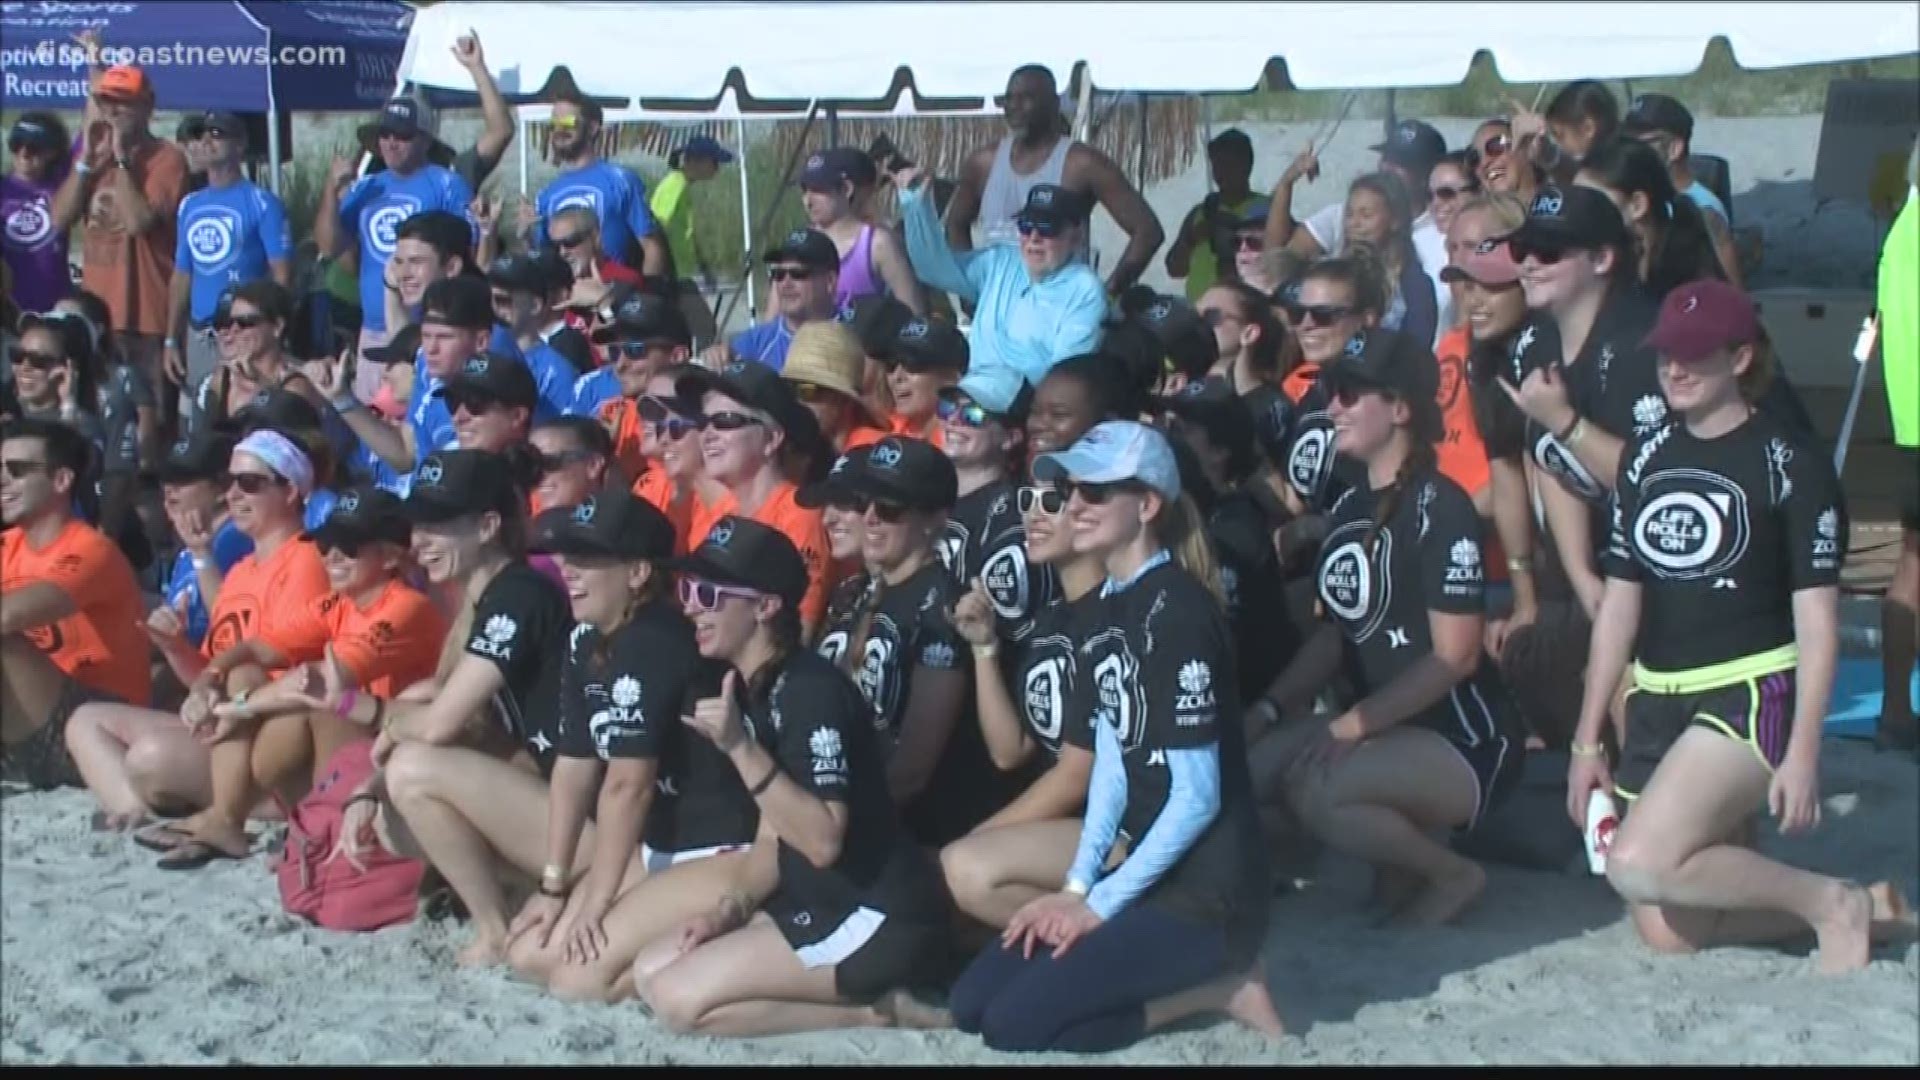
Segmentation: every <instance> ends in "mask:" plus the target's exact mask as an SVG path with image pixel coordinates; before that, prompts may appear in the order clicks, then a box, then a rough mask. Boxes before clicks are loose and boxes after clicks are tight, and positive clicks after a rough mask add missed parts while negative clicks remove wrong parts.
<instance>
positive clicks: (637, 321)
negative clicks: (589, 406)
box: [593, 293, 693, 483]
mask: <svg viewBox="0 0 1920 1080" xmlns="http://www.w3.org/2000/svg"><path fill="white" fill-rule="evenodd" d="M593 343H594V344H595V345H604V346H605V347H606V349H607V362H608V364H609V365H611V366H612V368H613V374H614V377H615V378H616V379H618V380H619V381H620V394H619V396H618V397H612V398H608V399H607V400H605V401H603V402H601V403H600V407H599V409H598V410H597V415H598V416H599V417H600V422H601V423H603V424H605V425H606V427H607V432H608V433H609V434H611V435H612V436H613V457H614V460H615V461H616V462H618V463H619V465H620V469H621V471H622V473H623V474H624V476H625V479H626V481H627V482H628V483H633V482H634V481H636V480H638V479H640V475H641V474H642V473H644V472H646V470H647V459H646V455H645V454H644V453H642V452H641V448H640V442H641V431H640V414H639V411H638V409H637V407H636V405H635V402H637V401H639V399H640V398H641V397H642V396H643V395H644V394H646V392H647V381H648V380H649V379H652V378H653V376H654V375H655V374H656V373H658V372H659V371H660V370H661V369H662V368H666V367H669V366H672V365H674V364H684V363H686V362H687V361H688V360H689V359H690V358H692V356H693V335H692V334H691V333H689V332H688V330H687V320H686V317H685V316H684V315H681V314H680V309H679V307H678V306H676V305H674V304H673V303H671V302H670V301H667V300H665V299H662V298H661V297H658V296H654V295H652V294H650V293H634V294H632V295H630V296H628V297H627V298H626V299H625V300H622V301H621V303H620V306H619V307H617V308H615V309H614V311H613V321H612V322H611V323H610V324H609V325H607V326H603V327H601V328H600V329H598V330H595V331H594V332H593Z"/></svg>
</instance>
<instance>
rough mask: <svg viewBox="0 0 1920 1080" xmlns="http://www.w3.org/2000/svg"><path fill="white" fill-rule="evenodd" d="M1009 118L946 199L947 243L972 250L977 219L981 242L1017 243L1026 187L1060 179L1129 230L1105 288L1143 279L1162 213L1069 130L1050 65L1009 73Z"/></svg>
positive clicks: (1110, 290)
mask: <svg viewBox="0 0 1920 1080" xmlns="http://www.w3.org/2000/svg"><path fill="white" fill-rule="evenodd" d="M1006 118H1007V129H1008V132H1009V134H1008V135H1007V136H1006V137H1005V138H1002V139H1001V140H1000V142H999V144H998V145H996V146H983V147H980V148H979V149H977V150H975V151H974V152H973V153H972V154H971V155H969V156H968V158H967V163H966V166H965V167H964V169H963V171H962V173H961V177H960V183H959V186H958V187H957V188H956V189H955V190H954V193H953V201H952V202H951V203H950V204H948V206H947V218H946V225H947V243H948V245H949V246H951V247H952V248H953V250H955V251H971V250H972V249H973V247H974V239H975V238H974V228H973V227H974V225H975V224H976V223H977V224H978V225H979V227H980V229H979V231H980V236H979V242H980V243H981V244H983V245H986V244H1000V243H1018V242H1019V239H1020V234H1019V232H1018V230H1016V229H1015V227H1014V219H1015V218H1016V217H1018V216H1019V214H1020V211H1021V209H1022V208H1023V207H1025V206H1026V205H1027V195H1028V193H1029V192H1031V191H1032V190H1033V189H1034V188H1035V187H1037V186H1039V185H1041V184H1054V185H1058V186H1060V187H1064V188H1067V189H1068V190H1070V191H1076V192H1079V193H1081V194H1083V195H1086V196H1088V197H1090V198H1092V199H1094V200H1097V201H1098V202H1099V204H1100V205H1101V206H1104V207H1106V209H1107V213H1109V214H1111V215H1113V220H1114V223H1115V224H1117V225H1119V226H1120V228H1121V230H1122V231H1123V232H1125V233H1126V234H1127V249H1126V250H1125V251H1124V252H1122V253H1121V255H1120V259H1119V261H1118V262H1116V263H1115V264H1114V267H1113V273H1112V274H1110V275H1108V277H1107V294H1108V295H1109V296H1118V295H1119V294H1120V293H1121V291H1122V290H1124V289H1126V287H1127V286H1129V285H1132V284H1133V283H1134V282H1136V281H1138V280H1139V279H1140V275H1141V274H1142V273H1144V272H1145V271H1146V269H1147V267H1148V266H1149V265H1150V264H1151V263H1152V261H1153V255H1154V252H1156V251H1158V250H1159V248H1160V244H1161V242H1162V241H1164V240H1165V239H1166V233H1165V232H1164V231H1163V230H1162V229H1161V227H1160V219H1159V217H1158V216H1156V215H1155V214H1154V212H1153V208H1152V207H1150V206H1148V205H1147V200H1145V199H1143V198H1141V197H1140V193H1139V192H1138V191H1136V190H1134V187H1133V185H1132V184H1131V183H1130V182H1128V180H1127V177H1126V174H1124V173H1122V172H1121V171H1120V168H1119V167H1118V166H1117V165H1115V164H1114V163H1113V160H1112V159H1111V158H1109V157H1107V155H1105V154H1103V153H1101V152H1100V151H1098V150H1095V149H1094V148H1093V147H1091V146H1088V145H1086V144H1085V143H1078V142H1074V141H1073V139H1072V138H1070V137H1069V136H1068V134H1067V123H1066V118H1065V117H1063V116H1062V115H1061V113H1060V90H1059V87H1058V85H1057V84H1056V83H1055V82H1054V78H1053V72H1051V71H1049V70H1048V69H1047V68H1045V67H1041V66H1039V65H1028V66H1026V67H1023V68H1020V69H1019V70H1018V71H1015V72H1014V73H1013V77H1012V78H1011V79H1009V80H1007V97H1006ZM1089 254H1090V253H1089Z"/></svg>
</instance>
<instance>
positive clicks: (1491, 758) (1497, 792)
mask: <svg viewBox="0 0 1920 1080" xmlns="http://www.w3.org/2000/svg"><path fill="white" fill-rule="evenodd" d="M1447 745H1448V746H1451V747H1453V749H1454V752H1456V753H1458V754H1459V755H1460V759H1461V760H1462V761H1465V762H1466V763H1467V768H1469V769H1472V770H1473V779H1474V783H1475V786H1476V788H1477V789H1478V792H1479V799H1478V801H1476V802H1475V803H1474V808H1473V820H1472V821H1469V822H1467V824H1466V826H1465V828H1463V829H1462V830H1461V831H1462V832H1466V831H1469V830H1471V829H1472V828H1473V827H1474V826H1475V825H1478V824H1480V822H1481V821H1483V820H1485V818H1486V816H1487V813H1488V812H1489V811H1491V810H1493V809H1494V808H1495V807H1497V806H1499V805H1500V804H1501V803H1504V802H1506V801H1507V796H1508V795H1511V794H1512V793H1513V789H1514V785H1516V784H1518V783H1519V782H1520V767H1521V764H1522V763H1523V761H1524V759H1525V757H1526V753H1527V747H1526V743H1524V742H1522V741H1520V740H1518V739H1515V738H1512V737H1511V736H1501V737H1500V738H1497V739H1483V740H1481V742H1480V743H1479V744H1477V745H1474V746H1468V745H1467V744H1466V743H1465V742H1464V741H1463V740H1460V739H1448V740H1447Z"/></svg>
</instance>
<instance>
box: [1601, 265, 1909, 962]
mask: <svg viewBox="0 0 1920 1080" xmlns="http://www.w3.org/2000/svg"><path fill="white" fill-rule="evenodd" d="M1758 334H1759V324H1758V322H1757V321H1756V320H1755V318H1754V314H1753V301H1752V299H1751V298H1749V297H1748V296H1747V295H1746V294H1745V293H1743V292H1741V291H1740V290H1739V289H1736V288H1734V287H1733V286H1731V285H1727V284H1725V283H1723V282H1717V281H1701V282H1694V283H1692V284H1689V285H1684V286H1682V287H1680V288H1679V289H1676V290H1675V291H1673V292H1672V293H1670V294H1668V296H1667V301H1666V303H1665V305H1664V306H1663V307H1662V309H1661V312H1660V319H1659V322H1658V323H1657V324H1656V325H1655V327H1654V330H1653V333H1652V334H1651V335H1650V336H1649V338H1648V343H1649V344H1650V345H1653V346H1654V347H1655V348H1657V349H1658V350H1659V353H1660V366H1659V375H1660V388H1661V390H1662V392H1663V393H1664V394H1665V395H1666V398H1667V404H1668V405H1669V406H1670V407H1671V408H1672V410H1673V414H1674V415H1675V416H1677V419H1675V420H1671V421H1670V422H1668V423H1667V424H1666V425H1665V426H1663V427H1661V428H1660V429H1659V430H1657V431H1655V432H1652V433H1651V434H1649V435H1646V436H1644V437H1642V438H1640V439H1638V440H1636V441H1634V442H1632V443H1629V444H1628V445H1627V447H1626V450H1625V451H1624V452H1623V454H1622V455H1621V458H1620V465H1621V467H1620V479H1619V483H1618V484H1617V485H1615V487H1614V504H1613V529H1612V535H1611V537H1610V539H1609V541H1608V545H1607V551H1606V556H1605V564H1604V567H1603V569H1604V570H1605V573H1606V579H1607V580H1606V589H1605V592H1604V594H1603V597H1602V599H1601V601H1600V612H1599V617H1598V618H1597V619H1596V620H1595V621H1594V626H1593V645H1592V650H1591V653H1590V659H1589V661H1588V665H1587V687H1586V698H1585V702H1584V704H1583V707H1582V709H1581V713H1580V726H1579V729H1578V731H1577V732H1576V733H1575V735H1574V743H1573V755H1574V756H1573V759H1572V762H1571V764H1570V766H1569V768H1568V774H1567V811H1568V813H1570V814H1571V815H1572V817H1573V820H1574V823H1575V824H1576V825H1580V826H1582V827H1585V825H1586V818H1587V807H1588V802H1589V801H1590V799H1591V798H1592V793H1593V792H1594V791H1596V790H1598V791H1607V790H1609V789H1611V790H1612V791H1614V792H1615V793H1616V794H1618V795H1619V796H1620V797H1621V798H1623V799H1626V800H1629V801H1630V802H1631V804H1632V813H1630V814H1629V815H1628V816H1627V818H1626V821H1625V823H1624V824H1623V825H1622V826H1621V827H1620V830H1619V832H1618V834H1617V835H1616V836H1615V837H1614V840H1613V846H1612V850H1611V852H1610V854H1609V856H1608V859H1607V880H1608V881H1609V882H1611V883H1612V885H1613V887H1614V888H1615V889H1616V890H1617V891H1618V892H1619V893H1620V895H1621V896H1622V897H1624V898H1626V900H1627V901H1628V903H1629V904H1630V905H1631V906H1632V907H1631V910H1632V915H1633V923H1634V927H1635V929H1637V930H1638V931H1639V932H1640V937H1641V939H1642V940H1644V941H1646V942H1647V944H1649V945H1651V946H1653V947H1654V948H1656V949H1658V950H1660V951H1662V952H1691V951H1693V950H1695V949H1701V948H1707V947H1710V946H1714V945H1732V944H1746V943H1759V942H1770V941H1782V940H1787V939H1790V938H1794V937H1799V936H1801V935H1803V934H1805V933H1806V931H1807V929H1808V928H1809V927H1811V928H1812V930H1813V932H1814V934H1815V935H1816V936H1817V937H1818V939H1819V946H1820V967H1821V968H1822V969H1823V970H1826V971H1848V970H1851V969H1854V968H1859V967H1863V966H1865V965H1866V963H1867V959H1868V953H1869V947H1870V945H1871V943H1872V941H1873V939H1874V938H1876V937H1893V936H1897V935H1903V934H1907V933H1910V932H1911V931H1912V929H1913V921H1914V920H1913V915H1912V913H1911V912H1910V911H1908V910H1907V905H1906V901H1905V899H1904V898H1903V897H1902V896H1901V895H1900V894H1899V892H1898V891H1896V890H1895V889H1894V888H1893V887H1892V886H1891V885H1889V884H1886V883H1881V884H1878V885H1875V886H1873V887H1872V888H1870V889H1863V888H1861V887H1859V886H1858V885H1855V884H1853V883H1852V882H1848V881H1842V880H1839V879H1837V878H1831V877H1827V876H1825V875H1823V874H1815V873H1811V872H1808V871H1805V870H1796V869H1794V868H1792V867H1789V866H1784V865H1782V864H1780V863H1777V862H1774V861H1773V860H1772V859H1769V858H1766V857H1765V856H1763V855H1761V854H1760V853H1759V852H1757V851H1754V850H1752V848H1751V847H1750V846H1748V843H1747V842H1746V840H1745V834H1746V833H1747V832H1748V830H1749V828H1750V826H1751V824H1752V823H1753V821H1754V819H1755V816H1756V814H1757V812H1758V811H1759V809H1760V808H1762V807H1765V808H1768V809H1771V810H1772V812H1773V815H1774V817H1775V818H1777V819H1778V820H1779V822H1780V829H1781V831H1782V832H1797V831H1801V830H1805V829H1810V828H1812V827H1814V826H1816V825H1818V824H1819V822H1820V775H1819V774H1820V734H1821V726H1822V722H1823V720H1824V719H1825V716H1826V707H1827V700H1828V694H1829V692H1830V691H1831V690H1832V686H1833V673H1834V667H1835V663H1836V658H1837V656H1838V653H1839V629H1838V626H1839V581H1840V567H1841V563H1842V561H1843V560H1844V558H1845V554H1846V537H1847V524H1846V514H1845V510H1844V508H1843V506H1842V498H1841V490H1840V484H1839V481H1838V480H1837V479H1836V478H1835V476H1834V472H1833V468H1832V466H1831V465H1830V464H1829V463H1828V461H1827V459H1826V457H1825V456H1824V455H1823V454H1821V453H1820V452H1819V451H1818V450H1817V449H1816V448H1813V447H1810V446H1806V445H1804V444H1801V443H1799V442H1798V440H1797V439H1796V437H1795V436H1794V435H1793V433H1792V432H1790V431H1789V430H1787V429H1786V428H1784V427H1782V426H1781V425H1780V424H1778V423H1776V422H1775V421H1774V420H1773V419H1771V418H1770V417H1769V416H1768V415H1767V414H1766V413H1765V412H1761V411H1757V410H1755V408H1754V407H1753V405H1752V403H1753V402H1755V401H1757V400H1759V398H1760V396H1761V394H1762V393H1763V392H1764V390H1765V388H1766V384H1767V381H1768V376H1769V373H1768V372H1767V371H1766V370H1765V369H1764V367H1763V366H1761V365H1762V363H1763V362H1762V361H1761V360H1760V359H1759V358H1758V357H1757V354H1756V353H1755V351H1754V349H1753V347H1752V344H1753V342H1754V341H1755V340H1756V338H1757V337H1758ZM1629 657H1632V658H1633V659H1634V660H1635V663H1634V665H1633V690H1632V692H1631V693H1630V696H1629V697H1628V698H1627V738H1626V745H1625V746H1623V747H1621V749H1620V756H1619V761H1618V763H1617V765H1616V771H1615V772H1614V773H1613V775H1612V776H1609V775H1608V768H1607V761H1606V756H1605V755H1606V751H1605V748H1604V747H1602V746H1601V745H1599V739H1600V733H1601V731H1602V729H1603V727H1604V725H1605V720H1606V712H1607V704H1608V700H1609V699H1610V698H1611V696H1612V692H1613V688H1614V687H1615V686H1617V685H1619V682H1620V676H1621V675H1622V673H1623V672H1624V671H1625V669H1626V667H1627V661H1628V658H1629Z"/></svg>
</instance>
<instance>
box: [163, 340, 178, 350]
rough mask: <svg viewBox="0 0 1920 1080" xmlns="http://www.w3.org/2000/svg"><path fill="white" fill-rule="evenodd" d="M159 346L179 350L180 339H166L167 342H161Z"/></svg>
mask: <svg viewBox="0 0 1920 1080" xmlns="http://www.w3.org/2000/svg"><path fill="white" fill-rule="evenodd" d="M160 344H161V345H162V346H163V347H165V348H169V349H177V348H179V347H180V339H179V338H168V339H167V340H165V341H163V342H161V343H160Z"/></svg>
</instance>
